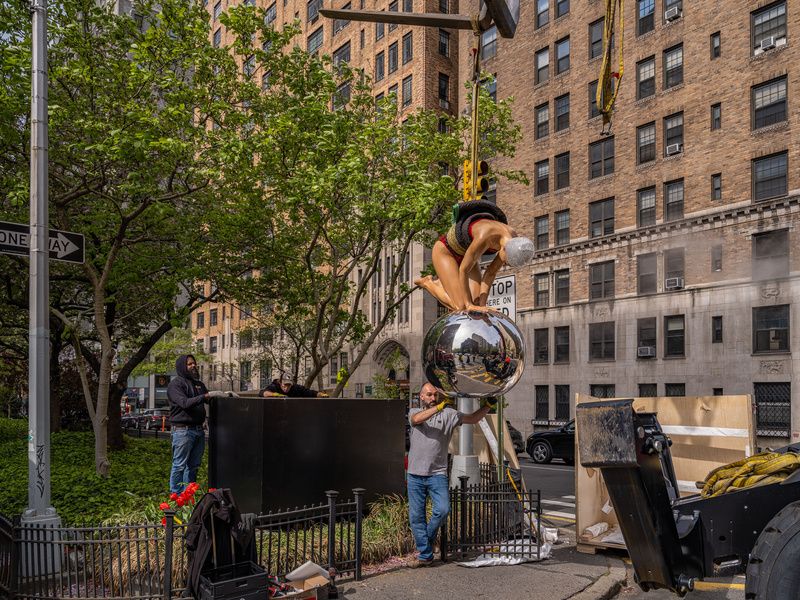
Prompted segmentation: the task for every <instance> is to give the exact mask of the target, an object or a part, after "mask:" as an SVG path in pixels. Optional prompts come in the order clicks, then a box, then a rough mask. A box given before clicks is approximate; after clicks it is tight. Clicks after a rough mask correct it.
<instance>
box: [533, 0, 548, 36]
mask: <svg viewBox="0 0 800 600" xmlns="http://www.w3.org/2000/svg"><path fill="white" fill-rule="evenodd" d="M549 21H550V0H536V29H539V27H543V26H545V25H547V23H548V22H549Z"/></svg>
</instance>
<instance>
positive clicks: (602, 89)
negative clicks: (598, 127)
mask: <svg viewBox="0 0 800 600" xmlns="http://www.w3.org/2000/svg"><path fill="white" fill-rule="evenodd" d="M605 2H606V16H605V20H604V23H603V63H602V66H601V67H600V77H599V78H598V82H597V98H596V101H597V110H599V111H600V113H601V114H602V115H603V132H604V133H610V131H611V116H612V114H613V113H614V102H616V100H617V94H618V93H619V86H620V83H622V73H623V71H624V64H623V60H622V46H623V38H624V32H625V19H624V6H623V0H605ZM617 12H619V32H618V33H617V36H616V38H617V39H616V42H617V43H618V44H619V70H618V71H612V70H611V56H612V52H613V51H614V42H615V40H614V37H615V36H614V20H615V17H616V15H617ZM606 125H607V126H608V129H607V130H606Z"/></svg>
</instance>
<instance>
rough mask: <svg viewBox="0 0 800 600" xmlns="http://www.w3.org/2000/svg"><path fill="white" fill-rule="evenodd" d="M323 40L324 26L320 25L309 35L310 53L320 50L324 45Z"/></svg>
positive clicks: (308, 46)
mask: <svg viewBox="0 0 800 600" xmlns="http://www.w3.org/2000/svg"><path fill="white" fill-rule="evenodd" d="M322 41H323V28H322V27H320V28H319V29H317V30H316V31H315V32H314V33H312V34H311V35H310V36H308V45H307V48H308V53H309V54H314V53H315V52H316V51H317V50H319V49H320V48H321V47H322Z"/></svg>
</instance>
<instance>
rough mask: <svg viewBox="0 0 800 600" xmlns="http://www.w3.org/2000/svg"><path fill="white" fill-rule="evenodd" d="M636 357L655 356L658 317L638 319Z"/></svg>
mask: <svg viewBox="0 0 800 600" xmlns="http://www.w3.org/2000/svg"><path fill="white" fill-rule="evenodd" d="M636 348H637V350H636V357H637V358H655V356H656V318H655V317H647V318H644V319H637V321H636Z"/></svg>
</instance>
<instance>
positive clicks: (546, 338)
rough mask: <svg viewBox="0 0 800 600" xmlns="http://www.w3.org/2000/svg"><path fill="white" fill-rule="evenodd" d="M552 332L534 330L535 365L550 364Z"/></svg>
mask: <svg viewBox="0 0 800 600" xmlns="http://www.w3.org/2000/svg"><path fill="white" fill-rule="evenodd" d="M549 353H550V330H549V329H534V331H533V363H534V364H537V365H541V364H545V365H546V364H548V363H549V362H550V356H549Z"/></svg>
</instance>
